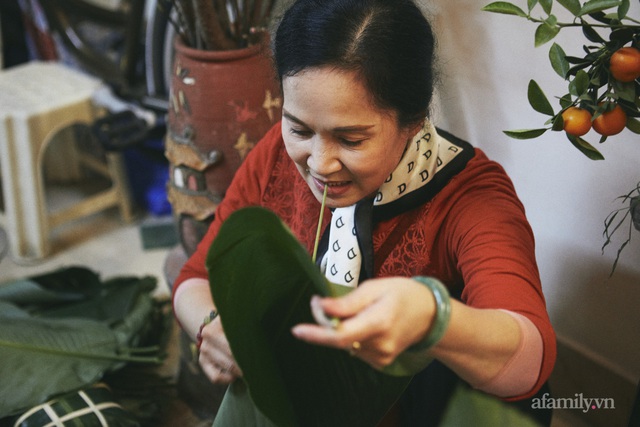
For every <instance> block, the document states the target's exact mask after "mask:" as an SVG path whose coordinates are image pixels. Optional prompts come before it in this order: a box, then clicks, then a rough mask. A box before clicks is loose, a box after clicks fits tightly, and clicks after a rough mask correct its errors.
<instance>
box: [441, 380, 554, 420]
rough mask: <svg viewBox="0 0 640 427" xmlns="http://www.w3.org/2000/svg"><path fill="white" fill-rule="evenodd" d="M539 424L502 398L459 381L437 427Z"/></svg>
mask: <svg viewBox="0 0 640 427" xmlns="http://www.w3.org/2000/svg"><path fill="white" fill-rule="evenodd" d="M460 426H474V427H513V426H517V427H541V425H540V424H539V423H538V422H536V421H535V420H534V419H532V418H531V417H529V416H528V415H526V414H524V413H522V412H521V411H519V410H518V409H516V408H514V407H512V406H509V405H507V404H506V403H505V402H503V401H502V400H500V399H498V398H496V397H493V396H490V395H487V394H485V393H482V392H480V391H478V390H474V389H471V388H469V387H468V386H466V385H463V384H459V385H458V386H457V388H456V389H455V392H454V394H453V396H452V398H451V400H450V401H449V404H448V405H447V409H446V411H445V414H444V417H443V419H442V421H441V423H440V425H439V427H460Z"/></svg>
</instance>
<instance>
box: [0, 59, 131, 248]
mask: <svg viewBox="0 0 640 427" xmlns="http://www.w3.org/2000/svg"><path fill="white" fill-rule="evenodd" d="M102 86H103V83H102V82H101V81H100V80H97V79H95V78H93V77H90V76H87V75H85V74H83V73H80V72H78V71H75V70H73V69H70V68H68V67H66V66H64V65H62V64H60V63H57V62H40V61H34V62H29V63H27V64H23V65H20V66H16V67H12V68H9V69H7V70H2V71H0V171H1V173H2V175H1V177H2V188H3V194H4V208H5V215H4V216H5V218H4V219H5V222H6V230H7V234H8V237H9V247H10V251H11V254H12V256H13V257H15V258H16V259H17V260H34V259H38V258H42V257H45V256H46V255H48V253H49V251H50V247H49V246H50V245H49V232H50V230H51V229H52V228H54V227H57V226H59V225H61V224H63V223H67V222H70V221H73V220H75V219H78V218H81V217H85V216H88V215H92V214H94V213H97V212H100V211H102V210H104V209H107V208H110V207H113V206H118V207H119V208H120V212H121V215H122V217H123V219H124V220H125V221H127V222H128V221H131V219H132V213H131V198H130V194H129V193H130V192H129V189H128V183H127V179H126V175H125V172H124V165H123V159H122V155H121V154H120V153H107V156H106V157H107V160H106V162H103V161H101V160H100V159H99V158H97V157H95V156H90V155H88V154H84V155H83V154H78V156H77V158H78V161H80V162H81V164H82V165H83V166H85V167H87V168H89V169H91V170H93V171H95V172H97V173H99V174H101V175H104V176H105V177H107V178H109V179H110V180H111V182H112V186H111V188H109V189H107V190H104V191H102V192H100V193H97V194H94V195H92V196H89V197H88V198H86V199H84V200H81V201H79V202H78V203H76V204H74V205H72V206H70V207H68V208H66V209H64V210H62V211H60V212H55V213H53V214H51V213H49V212H48V210H47V206H46V198H45V194H44V188H45V187H44V178H43V172H42V166H43V158H44V152H45V150H46V149H47V146H48V145H49V144H50V142H51V140H52V139H53V137H54V136H55V135H56V134H57V133H58V131H60V130H62V129H64V128H67V127H69V126H71V125H73V124H78V123H80V124H86V125H90V124H91V123H93V121H94V120H95V119H96V117H97V115H98V113H99V109H98V108H97V107H96V106H94V104H93V103H92V96H93V94H94V93H95V91H96V90H97V89H98V88H100V87H102ZM74 157H75V156H74ZM70 167H71V166H70Z"/></svg>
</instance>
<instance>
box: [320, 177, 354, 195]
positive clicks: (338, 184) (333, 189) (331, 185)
mask: <svg viewBox="0 0 640 427" xmlns="http://www.w3.org/2000/svg"><path fill="white" fill-rule="evenodd" d="M311 178H312V179H313V183H314V185H315V186H316V188H317V189H318V191H320V192H321V193H324V186H325V184H327V196H328V197H336V196H340V195H342V194H344V193H345V192H347V191H348V190H349V187H350V185H351V182H350V181H322V180H320V179H318V178H315V177H311Z"/></svg>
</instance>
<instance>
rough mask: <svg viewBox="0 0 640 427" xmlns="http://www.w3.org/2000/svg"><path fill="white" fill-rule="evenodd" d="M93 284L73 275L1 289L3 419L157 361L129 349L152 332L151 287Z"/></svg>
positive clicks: (91, 276) (80, 271)
mask: <svg viewBox="0 0 640 427" xmlns="http://www.w3.org/2000/svg"><path fill="white" fill-rule="evenodd" d="M66 273H68V277H69V280H68V281H65V279H64V276H65V274H66ZM82 278H85V279H87V288H88V289H90V290H83V289H82V282H81V280H82ZM96 278H97V275H96V274H95V273H93V272H91V271H89V270H87V269H84V268H80V267H73V268H69V269H68V270H67V269H61V270H59V271H55V272H53V273H52V274H51V275H50V276H48V277H47V275H43V276H40V277H36V278H27V279H24V280H18V281H14V282H11V283H5V284H3V285H2V286H0V325H2V327H0V361H1V363H0V379H1V380H0V418H2V417H5V416H9V415H13V414H17V413H20V412H22V411H24V410H25V409H27V408H30V407H32V406H34V405H37V404H40V403H42V402H44V401H46V400H48V399H49V398H51V397H52V396H55V395H59V394H61V393H66V392H69V391H73V390H78V389H80V388H83V387H85V386H88V385H91V384H93V383H95V382H96V381H98V380H99V379H100V378H101V377H102V376H103V374H104V373H105V372H107V371H110V370H114V369H117V368H119V367H122V366H123V365H124V364H125V363H127V362H144V363H148V362H154V363H158V362H159V361H160V360H161V358H159V357H158V355H157V354H146V355H144V356H139V355H137V353H136V351H135V350H134V349H133V347H136V346H137V345H139V343H140V341H141V340H143V339H144V337H143V335H144V334H145V333H146V332H147V331H148V330H149V322H150V319H151V317H152V313H153V311H154V308H155V307H156V304H155V302H154V300H153V298H152V295H151V291H152V290H153V289H154V288H155V279H154V278H151V277H143V278H132V277H122V278H116V279H111V280H109V281H105V282H100V281H99V279H98V280H97V282H96ZM29 295H30V296H32V297H33V298H31V299H30V298H28V296H29ZM156 353H157V350H156Z"/></svg>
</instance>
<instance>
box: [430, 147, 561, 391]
mask: <svg viewBox="0 0 640 427" xmlns="http://www.w3.org/2000/svg"><path fill="white" fill-rule="evenodd" d="M477 152H478V154H477V156H476V158H475V159H474V160H472V161H471V162H470V165H469V167H468V168H467V170H465V171H464V172H463V173H462V174H461V176H457V177H456V178H454V180H453V181H452V184H453V185H451V186H448V187H450V188H448V189H447V190H446V192H445V193H446V194H441V195H439V196H443V197H450V198H451V202H450V203H449V205H448V206H449V208H448V209H446V210H444V211H443V212H442V213H441V214H442V215H444V216H446V219H444V220H443V224H444V225H443V229H444V233H443V235H444V236H445V237H444V238H445V239H447V244H446V246H445V247H446V248H448V250H449V251H451V252H450V253H448V254H447V256H448V258H449V259H451V260H453V262H454V265H451V267H450V268H451V269H452V270H454V271H457V272H459V274H460V275H461V277H460V280H461V281H462V282H463V283H464V288H463V290H462V295H461V299H462V301H463V302H464V303H465V304H467V305H469V306H472V307H477V308H491V309H503V310H508V311H510V312H513V313H516V314H519V315H521V316H524V317H525V318H526V319H528V320H529V321H530V322H531V323H532V324H533V325H534V326H535V328H536V329H537V330H538V332H539V334H540V336H541V338H542V362H541V364H540V365H539V366H540V368H539V373H538V375H537V380H536V381H535V385H534V386H533V388H531V389H530V391H528V392H526V393H523V394H520V395H512V396H510V397H509V399H508V400H518V399H523V398H527V397H530V396H531V395H533V394H535V392H537V390H538V389H539V388H540V387H541V386H542V385H543V384H544V382H545V381H546V380H547V379H548V378H549V376H550V374H551V371H552V370H553V366H554V363H555V358H556V341H555V333H554V331H553V328H552V326H551V322H550V319H549V317H548V313H547V310H546V302H545V298H544V295H543V292H542V285H541V283H540V276H539V272H538V268H537V263H536V259H535V242H534V236H533V232H532V230H531V228H530V226H529V223H528V221H527V219H526V215H525V210H524V207H523V205H522V203H521V202H520V200H519V199H518V197H517V195H516V192H515V189H514V188H513V184H512V182H511V180H510V179H509V177H508V176H507V174H506V172H505V171H504V170H503V169H502V167H501V166H499V165H498V164H497V163H495V162H492V161H489V160H488V159H487V158H486V156H485V155H484V153H482V151H480V150H477ZM456 181H457V182H456ZM462 183H464V184H462Z"/></svg>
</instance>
